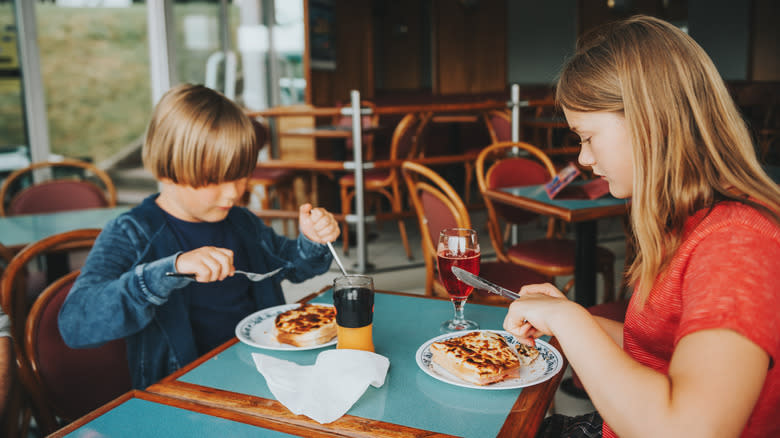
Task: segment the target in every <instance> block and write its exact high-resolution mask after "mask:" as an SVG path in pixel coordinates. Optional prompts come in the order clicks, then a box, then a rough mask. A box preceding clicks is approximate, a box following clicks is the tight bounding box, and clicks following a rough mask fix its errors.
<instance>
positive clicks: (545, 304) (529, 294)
mask: <svg viewBox="0 0 780 438" xmlns="http://www.w3.org/2000/svg"><path fill="white" fill-rule="evenodd" d="M519 294H520V298H519V299H517V300H515V301H514V302H513V303H512V304H511V305H510V306H509V311H508V312H507V315H506V317H505V318H504V330H506V331H508V332H509V333H512V335H514V336H515V337H516V338H517V340H518V341H520V342H521V343H523V344H526V345H531V346H533V345H534V339H536V338H538V337H539V336H542V335H554V333H553V329H552V320H553V319H555V318H557V317H558V316H560V314H561V313H563V312H565V307H566V306H567V305H568V304H570V303H571V302H570V301H569V300H568V299H567V298H566V295H564V294H563V293H562V292H561V291H559V290H558V289H557V288H556V287H555V286H553V285H552V284H549V283H545V284H532V285H527V286H523V287H522V288H521V289H520V291H519Z"/></svg>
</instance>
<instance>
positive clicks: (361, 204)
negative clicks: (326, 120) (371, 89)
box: [345, 90, 368, 273]
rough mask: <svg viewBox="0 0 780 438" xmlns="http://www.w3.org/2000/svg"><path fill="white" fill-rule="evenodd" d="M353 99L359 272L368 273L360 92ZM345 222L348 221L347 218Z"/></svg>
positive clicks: (352, 93) (355, 92)
mask: <svg viewBox="0 0 780 438" xmlns="http://www.w3.org/2000/svg"><path fill="white" fill-rule="evenodd" d="M349 94H350V97H351V99H352V144H353V152H352V153H353V156H354V161H355V213H356V214H357V221H356V222H355V229H356V234H357V256H358V257H357V271H358V272H360V273H365V272H366V258H367V255H368V251H367V248H366V204H365V200H364V193H365V191H364V182H365V181H364V180H363V130H362V128H361V126H360V125H361V123H362V120H361V119H362V118H363V117H361V114H360V92H359V91H358V90H352V91H350V93H349ZM345 220H347V219H346V218H345Z"/></svg>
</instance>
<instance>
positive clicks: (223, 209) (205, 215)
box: [157, 178, 247, 222]
mask: <svg viewBox="0 0 780 438" xmlns="http://www.w3.org/2000/svg"><path fill="white" fill-rule="evenodd" d="M161 183H162V188H161V190H160V196H159V197H158V198H157V205H159V206H160V208H162V209H163V210H165V211H166V212H168V213H169V214H171V215H173V216H174V217H176V218H178V219H181V220H184V221H187V222H219V221H221V220H223V219H225V218H226V217H227V215H228V212H229V211H230V209H231V208H232V207H233V206H234V205H235V204H236V202H238V201H239V200H240V199H241V196H242V195H243V194H244V192H245V191H246V187H247V179H246V178H242V179H239V180H236V181H229V182H224V183H221V184H210V185H207V186H203V187H198V188H194V187H191V186H187V185H182V184H174V183H173V182H172V181H170V180H167V179H163V180H162V181H161Z"/></svg>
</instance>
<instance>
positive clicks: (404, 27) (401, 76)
mask: <svg viewBox="0 0 780 438" xmlns="http://www.w3.org/2000/svg"><path fill="white" fill-rule="evenodd" d="M375 5H376V7H377V9H376V11H375V16H376V20H375V23H376V28H375V32H376V34H377V41H378V43H377V46H378V48H377V50H376V53H374V56H375V57H376V65H377V69H378V70H379V69H381V71H377V72H376V73H377V76H378V77H379V76H380V75H381V78H382V80H381V88H382V90H419V89H421V88H423V78H422V65H421V63H422V62H430V59H423V58H422V57H423V47H422V45H423V44H430V35H423V20H424V19H425V17H423V16H422V15H423V14H422V8H421V5H422V3H421V2H420V1H419V0H392V1H381V2H375ZM377 86H378V87H379V86H380V84H379V80H377Z"/></svg>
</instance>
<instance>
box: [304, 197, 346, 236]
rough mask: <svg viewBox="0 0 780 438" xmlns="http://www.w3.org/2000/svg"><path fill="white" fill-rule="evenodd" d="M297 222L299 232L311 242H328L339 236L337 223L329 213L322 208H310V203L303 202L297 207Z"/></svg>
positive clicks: (339, 231)
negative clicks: (299, 228)
mask: <svg viewBox="0 0 780 438" xmlns="http://www.w3.org/2000/svg"><path fill="white" fill-rule="evenodd" d="M298 213H299V214H298V223H299V224H300V227H301V232H302V233H303V235H304V236H306V237H308V238H309V240H311V241H312V242H317V243H328V242H333V241H334V240H336V238H338V237H339V234H340V233H341V230H340V229H339V223H338V222H337V221H336V218H334V217H333V215H332V214H331V213H329V212H328V211H327V210H325V209H323V208H312V206H311V204H303V205H301V207H300V208H299V209H298Z"/></svg>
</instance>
